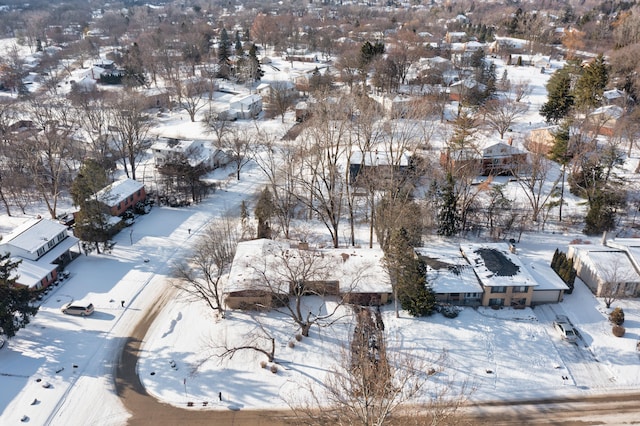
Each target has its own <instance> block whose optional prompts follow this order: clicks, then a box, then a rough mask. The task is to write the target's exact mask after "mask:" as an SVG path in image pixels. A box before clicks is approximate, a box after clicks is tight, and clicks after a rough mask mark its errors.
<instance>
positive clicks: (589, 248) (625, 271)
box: [572, 244, 640, 282]
mask: <svg viewBox="0 0 640 426" xmlns="http://www.w3.org/2000/svg"><path fill="white" fill-rule="evenodd" d="M572 248H573V250H574V251H575V252H576V253H577V254H578V255H579V256H580V259H581V261H582V262H584V263H586V264H588V266H589V268H590V269H591V270H592V271H594V272H595V273H597V274H598V276H599V277H600V278H601V279H603V280H612V279H615V280H616V281H625V282H640V275H638V271H636V268H635V267H634V266H633V263H632V262H631V259H629V256H627V254H626V253H625V250H618V249H615V248H610V247H606V246H594V245H591V244H588V245H573V246H572ZM638 249H640V247H637V248H635V249H634V248H630V252H631V253H632V255H634V254H635V255H640V250H638Z"/></svg>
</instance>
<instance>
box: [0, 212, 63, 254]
mask: <svg viewBox="0 0 640 426" xmlns="http://www.w3.org/2000/svg"><path fill="white" fill-rule="evenodd" d="M66 230H67V227H66V226H64V225H62V224H60V223H58V222H54V221H52V220H47V219H31V220H28V221H26V222H24V223H22V224H21V225H20V226H18V227H17V228H16V229H14V230H13V232H11V233H10V234H8V235H6V236H5V237H4V238H3V239H2V244H0V247H2V246H3V245H5V244H10V245H12V246H14V247H17V248H20V249H23V250H25V251H28V252H30V253H32V252H35V251H36V250H38V249H39V248H40V247H42V244H43V241H48V240H51V239H54V238H55V237H56V235H58V234H60V233H61V232H66Z"/></svg>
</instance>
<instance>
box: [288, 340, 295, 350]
mask: <svg viewBox="0 0 640 426" xmlns="http://www.w3.org/2000/svg"><path fill="white" fill-rule="evenodd" d="M289 347H290V348H292V349H293V348H295V347H296V343H295V342H294V341H293V340H290V341H289Z"/></svg>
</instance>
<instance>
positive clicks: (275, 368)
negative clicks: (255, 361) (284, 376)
mask: <svg viewBox="0 0 640 426" xmlns="http://www.w3.org/2000/svg"><path fill="white" fill-rule="evenodd" d="M271 372H272V373H273V374H276V373H277V372H278V366H277V365H275V364H271Z"/></svg>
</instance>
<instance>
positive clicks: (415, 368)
mask: <svg viewBox="0 0 640 426" xmlns="http://www.w3.org/2000/svg"><path fill="white" fill-rule="evenodd" d="M355 340H356V338H355V335H354V339H353V340H352V341H351V342H350V344H349V346H350V347H351V350H348V349H347V348H342V350H341V351H340V353H338V354H336V358H337V360H338V361H337V362H336V364H335V365H334V366H332V367H331V368H330V369H329V373H328V375H327V377H326V378H325V379H324V380H323V382H322V387H320V388H319V389H318V388H317V386H316V387H314V386H313V385H312V384H308V385H307V386H304V388H303V390H304V392H300V391H298V392H296V395H295V396H293V395H292V396H291V398H290V399H289V400H288V401H287V403H288V404H289V406H290V407H291V408H292V411H293V412H294V415H295V416H296V419H297V420H298V422H300V423H302V424H308V425H314V426H315V425H317V426H321V425H322V426H324V425H345V426H346V425H349V426H351V425H362V426H382V425H387V424H407V425H433V426H435V425H440V424H456V423H457V421H458V420H457V417H458V416H459V414H458V411H459V409H460V408H461V407H462V406H463V405H464V404H465V403H466V401H467V399H468V397H469V395H470V394H471V393H472V389H469V388H468V386H467V385H466V384H463V386H462V387H461V388H460V389H459V390H454V384H453V380H450V381H449V382H447V383H443V384H440V385H435V383H434V384H432V383H430V382H431V380H430V378H431V377H434V375H436V374H437V373H440V372H442V371H444V370H445V368H444V365H445V364H446V353H443V354H441V355H440V356H439V357H438V358H436V359H433V360H426V359H424V358H420V357H416V356H414V354H412V353H409V352H408V351H403V350H400V349H397V348H396V349H392V350H386V351H385V352H386V353H384V354H380V355H378V356H376V355H375V352H374V351H373V350H372V349H373V348H365V350H354V343H355V342H354V341H355ZM367 343H369V342H367ZM375 345H376V346H382V345H383V342H378V341H376V342H375ZM426 395H430V397H429V398H425V396H426ZM425 399H427V402H425Z"/></svg>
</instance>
